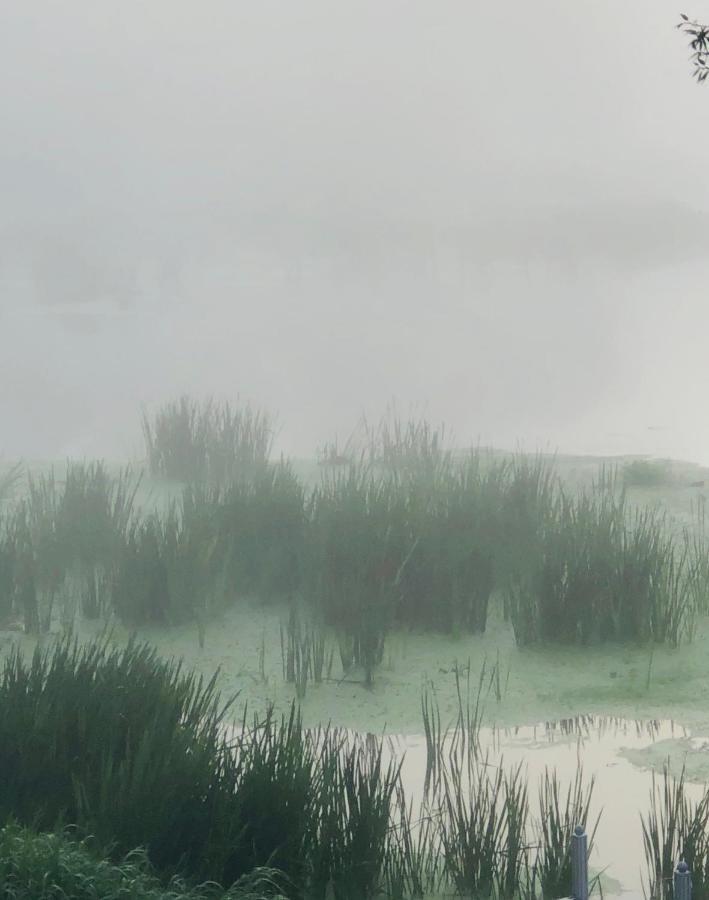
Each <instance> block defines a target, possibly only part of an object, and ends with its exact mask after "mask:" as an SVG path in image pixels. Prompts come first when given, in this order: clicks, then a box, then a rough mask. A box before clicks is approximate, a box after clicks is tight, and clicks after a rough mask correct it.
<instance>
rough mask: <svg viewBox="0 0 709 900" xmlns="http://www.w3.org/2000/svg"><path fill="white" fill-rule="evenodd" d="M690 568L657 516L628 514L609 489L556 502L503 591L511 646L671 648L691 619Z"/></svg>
mask: <svg viewBox="0 0 709 900" xmlns="http://www.w3.org/2000/svg"><path fill="white" fill-rule="evenodd" d="M689 562H690V561H689V557H688V552H687V550H686V548H684V549H683V548H681V547H678V545H677V544H676V543H675V541H674V539H673V537H672V535H671V533H670V532H669V530H668V529H667V527H666V524H665V521H664V519H663V517H662V516H661V515H660V514H659V513H657V512H656V511H655V510H643V511H637V510H635V511H633V510H630V509H628V507H627V505H626V502H625V496H624V494H623V493H620V494H618V492H617V491H615V490H613V485H612V483H611V484H607V483H606V484H601V485H599V486H597V487H596V489H595V490H594V491H593V492H592V493H590V494H588V493H586V494H581V495H580V496H578V497H573V498H570V497H568V496H564V495H562V496H561V498H560V501H559V503H558V505H557V509H556V512H555V514H554V516H553V517H552V518H551V520H550V521H548V522H546V523H545V525H544V528H543V530H542V533H541V540H540V553H539V557H538V559H537V561H536V564H535V565H534V566H533V567H532V569H531V573H528V574H527V576H525V577H521V578H519V579H518V580H517V581H516V582H514V583H513V585H512V588H511V591H510V599H509V602H510V607H511V613H512V623H513V626H514V629H515V636H516V639H517V642H518V643H519V644H529V643H533V642H535V641H562V642H566V643H580V644H589V643H595V642H599V641H607V640H618V641H628V640H635V641H647V640H653V641H656V642H667V643H669V644H671V645H673V646H676V645H677V644H678V643H679V642H680V641H681V640H682V638H683V637H684V636H685V635H687V634H688V633H690V632H691V629H692V623H693V617H694V612H695V610H694V604H693V602H692V596H693V594H692V589H691V585H692V581H691V579H692V569H691V566H690V565H689Z"/></svg>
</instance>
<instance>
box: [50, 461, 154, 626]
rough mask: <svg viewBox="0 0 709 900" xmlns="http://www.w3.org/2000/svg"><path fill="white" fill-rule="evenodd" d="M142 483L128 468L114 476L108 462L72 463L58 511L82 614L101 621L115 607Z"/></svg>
mask: <svg viewBox="0 0 709 900" xmlns="http://www.w3.org/2000/svg"><path fill="white" fill-rule="evenodd" d="M139 485H140V478H139V477H134V476H133V475H132V473H131V471H130V470H129V469H125V470H122V471H120V472H119V473H118V474H117V475H116V476H112V475H111V474H110V473H109V471H108V469H107V468H106V465H105V464H104V463H103V462H100V461H95V462H91V463H83V462H82V463H78V462H70V463H68V464H67V470H66V480H65V483H64V490H63V493H62V494H61V497H60V499H59V502H58V506H57V512H56V516H57V530H58V540H59V545H60V551H61V555H62V559H63V565H64V567H65V570H67V571H68V572H70V573H71V576H72V582H73V584H72V588H73V590H75V591H77V592H79V593H80V596H81V600H82V612H83V613H84V615H85V616H86V617H87V618H98V617H99V616H100V615H101V614H105V613H106V612H107V611H108V609H109V607H110V602H111V601H110V590H111V585H112V583H113V581H114V578H115V573H116V568H117V566H118V562H119V558H120V554H121V549H122V547H123V545H124V543H125V540H126V537H127V534H128V531H129V529H130V526H131V522H132V519H133V508H134V501H135V495H136V492H137V490H138V487H139Z"/></svg>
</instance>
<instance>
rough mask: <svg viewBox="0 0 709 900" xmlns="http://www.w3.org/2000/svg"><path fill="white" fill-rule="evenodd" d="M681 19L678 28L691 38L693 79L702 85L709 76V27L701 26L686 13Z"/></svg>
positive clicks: (682, 14)
mask: <svg viewBox="0 0 709 900" xmlns="http://www.w3.org/2000/svg"><path fill="white" fill-rule="evenodd" d="M680 18H681V21H680V22H679V24H678V25H677V28H678V29H679V30H680V31H681V32H682V33H683V34H685V35H686V36H687V37H688V38H689V49H690V50H691V51H692V52H691V54H690V57H689V58H690V61H691V63H692V77H693V78H696V79H697V82H698V83H699V84H702V83H703V82H704V81H706V80H707V76H709V26H707V25H701V24H700V23H699V22H697V21H696V20H693V19H690V18H689V17H688V16H685V15H684V13H681V15H680Z"/></svg>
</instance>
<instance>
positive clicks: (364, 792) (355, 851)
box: [309, 733, 410, 900]
mask: <svg viewBox="0 0 709 900" xmlns="http://www.w3.org/2000/svg"><path fill="white" fill-rule="evenodd" d="M321 747H322V750H321V754H322V755H321V757H320V758H321V768H320V781H319V789H320V791H321V800H320V803H319V807H320V810H319V815H318V821H317V837H318V839H317V846H316V848H315V852H314V854H313V863H312V872H313V876H312V886H311V890H310V894H309V896H312V897H313V898H317V900H325V898H326V897H327V896H330V894H329V893H328V889H329V890H331V891H332V894H331V895H332V896H335V897H337V898H341V900H359V898H361V897H376V896H380V895H381V892H382V890H383V888H384V884H385V879H386V871H387V867H388V866H390V865H391V864H392V863H393V862H394V860H395V859H396V857H397V855H398V854H397V851H399V850H400V849H401V843H400V842H401V836H400V835H399V834H397V833H396V831H395V829H394V828H393V823H394V821H395V818H396V811H397V809H398V802H399V799H400V797H401V796H402V795H401V794H400V791H401V781H400V771H401V763H400V762H399V763H397V762H396V761H395V760H393V759H392V760H389V761H388V762H386V761H385V759H384V756H383V742H382V740H381V739H377V738H372V737H371V736H368V738H367V739H362V738H351V739H349V740H348V741H344V742H343V740H342V739H341V738H340V736H339V735H338V734H337V733H329V734H326V735H325V738H324V741H323V742H322V743H321ZM407 836H408V837H409V838H410V834H408V835H407ZM407 862H408V860H404V861H403V865H401V866H400V869H399V872H400V875H401V874H403V877H404V878H406V876H407V874H408V873H409V872H410V868H409V866H408V865H407Z"/></svg>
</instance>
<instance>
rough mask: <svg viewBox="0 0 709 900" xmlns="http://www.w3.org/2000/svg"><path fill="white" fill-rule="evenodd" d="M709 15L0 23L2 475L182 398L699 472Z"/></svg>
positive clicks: (508, 10)
mask: <svg viewBox="0 0 709 900" xmlns="http://www.w3.org/2000/svg"><path fill="white" fill-rule="evenodd" d="M696 6H697V7H699V8H697V9H693V8H690V7H686V8H685V6H678V5H676V4H672V3H670V4H668V3H667V2H665V0H651V2H648V0H643V2H640V0H632V2H631V0H624V2H623V3H622V4H619V3H617V2H611V0H594V2H593V3H591V2H586V3H581V2H576V3H569V2H565V0H557V2H550V0H540V2H536V3H533V4H528V3H524V2H521V0H514V2H513V3H511V4H506V5H504V7H503V6H501V5H499V4H481V3H470V2H465V3H463V2H454V0H451V2H446V3H431V2H429V0H420V2H418V0H417V2H401V0H388V2H386V3H381V2H370V0H357V2H344V0H343V2H338V3H332V2H330V0H321V2H315V0H304V2H298V3H288V2H280V3H279V2H266V0H259V2H243V0H237V2H234V0H230V2H227V0H211V2H210V3H209V4H201V3H194V2H176V0H169V2H168V0H152V2H150V3H139V2H135V0H133V2H120V3H118V2H104V3H100V4H96V3H93V2H89V0H86V2H78V0H72V2H70V3H66V2H62V3H60V2H42V3H39V2H23V3H11V2H5V3H3V27H2V31H1V32H0V53H1V55H2V59H3V61H4V72H5V77H4V79H3V85H2V88H0V117H1V118H0V120H1V121H2V141H1V142H0V193H1V195H2V203H1V204H0V231H1V233H2V240H1V241H0V336H1V342H2V343H1V346H2V354H1V355H0V379H1V380H2V391H0V414H1V421H2V423H3V428H2V431H0V455H2V456H4V457H6V458H7V457H10V458H12V457H17V456H25V457H29V458H57V457H62V456H64V455H87V456H89V455H95V454H100V455H105V456H107V457H109V458H121V457H126V456H136V455H139V454H140V453H141V452H142V449H141V440H140V427H139V412H140V408H141V406H142V405H147V406H148V407H151V406H154V405H156V404H159V403H160V402H162V401H164V400H167V399H170V398H172V397H174V396H176V395H178V394H180V393H183V392H189V393H190V394H193V395H194V396H196V397H202V396H205V395H208V394H214V395H216V396H218V397H224V398H226V397H236V396H239V397H241V398H242V399H243V400H248V401H250V402H252V403H254V404H256V405H259V406H265V407H267V408H268V409H270V410H272V411H273V412H274V413H276V414H277V415H278V419H279V422H280V435H279V443H278V447H279V449H282V450H284V451H285V452H287V453H291V454H296V455H301V456H305V455H312V453H313V452H314V450H315V448H316V446H317V445H319V444H321V443H322V442H324V441H326V440H329V439H332V438H333V437H334V436H335V435H339V436H340V438H341V439H342V438H344V437H346V435H347V434H348V433H349V431H350V430H351V428H352V427H353V426H354V425H355V424H356V422H357V420H358V418H359V417H360V415H361V414H363V413H364V414H366V415H368V416H369V417H371V418H375V419H376V418H377V417H378V416H379V415H381V414H382V413H383V412H384V410H385V408H386V406H387V404H388V403H390V402H392V401H395V402H396V404H397V407H398V409H399V410H400V411H401V412H402V413H408V412H409V411H410V410H415V411H417V412H421V413H424V414H425V415H426V416H427V417H428V418H430V419H431V420H432V421H445V422H446V423H447V424H448V426H449V429H450V430H452V432H453V433H454V434H455V436H456V438H457V440H458V442H459V443H470V442H477V441H480V442H482V443H486V444H488V443H489V444H494V445H497V446H501V447H514V446H516V445H522V446H523V447H524V448H526V449H529V450H531V449H537V448H542V449H558V450H560V451H569V452H593V453H608V454H614V453H630V452H636V453H651V454H658V455H672V456H677V457H683V458H688V459H694V460H697V461H701V462H705V463H707V462H709V417H708V416H707V415H706V397H705V392H704V386H705V384H706V383H707V376H708V375H709V362H708V361H707V333H708V329H709V304H708V303H707V299H706V285H707V283H708V279H707V275H708V274H709V261H708V260H707V256H706V247H707V239H708V238H709V189H708V183H709V179H708V176H709V166H708V165H707V162H706V146H707V137H709V88H705V89H702V88H701V87H698V86H697V85H696V84H695V83H694V82H693V81H692V79H691V77H690V71H691V70H690V66H689V63H688V60H687V57H688V50H687V48H686V44H685V38H684V37H683V36H682V35H680V34H678V32H677V31H676V30H675V29H674V25H675V24H676V22H677V21H678V20H679V13H680V12H683V11H684V12H687V13H689V14H692V15H694V14H696V15H698V16H701V15H702V14H703V13H704V14H706V16H709V8H708V7H707V5H706V3H697V4H696Z"/></svg>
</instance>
